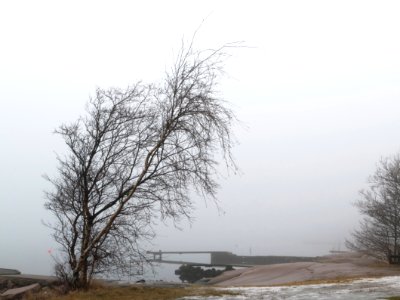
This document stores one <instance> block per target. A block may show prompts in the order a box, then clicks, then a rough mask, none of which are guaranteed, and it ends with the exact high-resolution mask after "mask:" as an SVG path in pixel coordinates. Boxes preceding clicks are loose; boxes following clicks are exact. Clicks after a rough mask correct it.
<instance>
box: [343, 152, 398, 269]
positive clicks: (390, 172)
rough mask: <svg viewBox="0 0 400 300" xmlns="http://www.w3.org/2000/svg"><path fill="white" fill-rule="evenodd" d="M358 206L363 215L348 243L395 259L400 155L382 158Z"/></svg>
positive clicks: (377, 255) (384, 257)
mask: <svg viewBox="0 0 400 300" xmlns="http://www.w3.org/2000/svg"><path fill="white" fill-rule="evenodd" d="M369 183H370V187H369V188H368V189H367V190H363V191H361V196H362V199H361V200H360V201H358V202H357V203H356V207H357V208H358V209H359V211H360V212H361V214H363V215H364V219H363V221H362V222H361V223H360V228H359V229H358V230H356V231H354V232H353V241H348V242H347V246H348V247H349V248H351V249H353V250H357V251H365V252H367V253H369V254H372V255H373V256H375V257H378V258H381V259H386V260H387V261H388V262H389V263H392V258H393V256H398V255H400V247H399V246H400V157H399V155H396V156H393V157H389V158H386V159H382V160H381V162H380V164H379V166H378V168H377V170H376V172H375V174H374V175H373V176H371V177H370V180H369Z"/></svg>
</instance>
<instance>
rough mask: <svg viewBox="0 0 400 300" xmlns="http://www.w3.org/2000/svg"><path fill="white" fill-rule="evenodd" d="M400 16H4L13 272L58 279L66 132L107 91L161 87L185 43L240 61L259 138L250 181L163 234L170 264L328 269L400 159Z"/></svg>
mask: <svg viewBox="0 0 400 300" xmlns="http://www.w3.org/2000/svg"><path fill="white" fill-rule="evenodd" d="M399 14H400V2H399V1H382V0H380V1H366V0H361V1H351V0H346V1H337V0H336V1H321V0H317V1H283V0H279V1H278V0H277V1H249V0H247V1H187V0H186V1H183V0H182V1H146V2H145V1H118V0H113V1H99V0H96V1H71V0H69V1H54V0H51V1H41V0H36V1H17V0H13V1H7V0H5V1H1V2H0V103H1V108H0V137H1V147H0V184H1V188H0V211H1V214H0V267H9V268H17V269H20V270H21V271H23V272H26V273H43V274H46V273H49V272H50V270H51V263H52V262H51V258H50V256H49V254H48V249H57V245H56V244H55V243H54V242H53V240H52V238H51V235H50V232H49V230H48V229H46V227H44V226H43V225H42V220H49V219H50V216H49V214H48V212H46V211H45V209H44V208H43V204H44V197H43V191H44V190H46V189H48V188H49V185H48V184H47V183H46V181H45V180H44V179H43V178H42V177H41V176H42V175H43V174H45V173H47V174H49V175H55V174H56V170H55V169H56V159H55V152H57V153H60V154H62V153H64V152H63V151H65V148H64V146H63V142H62V140H61V139H60V137H58V136H56V135H54V134H53V133H52V132H53V130H54V129H55V128H56V127H58V126H59V125H60V124H61V123H68V122H72V121H74V120H76V118H77V117H78V116H79V115H81V114H82V113H83V112H84V106H85V103H86V101H87V100H88V98H89V97H90V95H93V94H94V91H95V88H96V87H102V88H107V87H112V86H113V87H122V88H124V87H126V86H127V85H129V84H132V83H135V82H137V81H138V80H143V81H146V82H151V81H157V80H160V79H161V78H162V77H163V75H164V73H165V70H166V69H168V68H169V66H170V65H171V63H172V62H173V61H174V55H175V54H176V53H177V51H178V50H179V48H180V44H181V40H182V38H184V39H190V38H191V35H192V34H193V32H194V31H195V30H196V28H197V27H198V26H199V25H200V24H201V23H202V21H203V19H206V20H205V21H204V23H203V25H202V26H201V29H200V31H199V33H198V36H197V39H196V47H197V48H198V49H204V48H212V47H218V46H220V45H222V44H224V43H227V42H235V41H244V44H245V45H246V46H248V48H244V49H235V50H232V52H231V54H232V57H230V58H229V59H228V60H227V62H226V72H227V74H228V76H226V77H225V78H224V79H223V81H222V85H221V92H222V95H223V97H224V98H225V99H226V100H228V101H230V102H231V104H232V106H233V108H234V110H235V111H236V114H237V116H238V118H239V119H240V120H241V121H242V122H243V123H244V124H245V126H237V128H235V133H236V135H237V138H238V140H239V141H240V145H238V146H237V147H236V148H235V151H234V153H235V157H236V161H237V163H238V165H239V166H240V168H241V170H242V175H240V176H231V177H228V178H226V179H223V180H222V181H221V189H220V192H219V194H218V199H219V205H220V207H221V210H218V209H217V208H216V206H215V205H214V204H213V203H212V202H209V203H204V201H203V200H200V199H199V200H195V202H196V210H195V211H194V212H193V216H194V217H195V220H194V222H193V223H192V224H191V225H190V226H189V224H188V223H186V222H183V223H182V224H181V228H182V230H178V229H176V228H175V227H174V226H172V225H171V224H167V225H168V226H166V225H163V224H161V225H160V226H158V227H157V228H156V229H157V232H158V234H159V235H158V237H157V238H156V239H155V240H154V245H153V246H152V248H153V249H154V250H158V249H162V250H226V251H232V252H234V253H237V254H250V253H251V254H253V255H255V254H258V255H269V254H277V255H322V254H326V253H328V251H329V250H331V249H338V248H341V249H342V250H343V248H344V245H343V242H344V240H345V239H346V238H347V237H348V236H349V232H350V231H351V230H352V229H353V228H354V227H355V226H357V223H358V220H359V218H360V217H359V215H358V213H357V211H356V210H355V208H353V207H352V205H351V203H352V202H353V201H355V200H357V199H358V197H359V196H358V191H359V190H360V189H361V188H363V187H365V185H366V180H367V177H368V176H369V175H370V174H371V173H373V172H374V169H375V166H376V163H377V161H378V160H379V159H380V157H381V156H387V155H391V154H394V153H396V152H397V151H399V150H400V136H399V128H400V117H399V112H400V55H399V53H400V39H399V31H400V18H399V17H398V16H399Z"/></svg>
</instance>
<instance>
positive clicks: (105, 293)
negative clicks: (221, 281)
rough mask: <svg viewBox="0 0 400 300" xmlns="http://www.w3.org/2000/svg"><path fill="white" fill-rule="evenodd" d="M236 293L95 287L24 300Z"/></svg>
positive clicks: (143, 299) (149, 299)
mask: <svg viewBox="0 0 400 300" xmlns="http://www.w3.org/2000/svg"><path fill="white" fill-rule="evenodd" d="M237 294H238V293H235V292H231V291H226V290H219V289H213V288H204V287H196V286H190V287H150V286H130V287H97V288H93V289H90V290H88V291H72V292H70V293H68V294H66V295H62V294H61V293H60V292H58V291H57V290H50V289H45V290H42V291H41V292H40V293H36V294H30V295H28V296H27V297H26V298H25V300H94V299H100V300H116V299H118V300H131V299H132V300H175V299H179V298H182V297H186V296H222V295H237Z"/></svg>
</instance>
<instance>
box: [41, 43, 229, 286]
mask: <svg viewBox="0 0 400 300" xmlns="http://www.w3.org/2000/svg"><path fill="white" fill-rule="evenodd" d="M224 49H225V47H222V48H220V49H217V50H209V51H203V52H196V51H193V49H192V47H189V49H186V50H185V49H184V47H183V48H182V51H181V52H180V54H179V56H178V59H177V62H176V64H175V65H174V66H173V68H172V69H171V71H170V72H167V74H166V80H165V82H164V83H163V84H161V85H145V84H142V83H138V84H136V85H133V86H131V87H129V88H127V89H126V90H121V89H110V90H102V89H98V90H97V91H96V95H95V96H94V97H93V98H92V99H90V101H89V103H88V105H87V110H86V114H85V115H84V116H83V117H82V118H80V119H79V120H78V121H77V122H75V123H73V124H70V125H62V126H61V127H60V128H59V129H58V130H57V131H56V132H57V133H58V134H60V135H61V136H62V137H63V139H64V140H65V143H66V144H67V146H68V149H69V152H68V155H66V156H65V157H59V158H58V161H59V167H58V171H59V175H58V177H57V178H48V180H50V181H51V183H52V184H53V186H54V189H53V190H52V191H50V192H48V193H47V202H46V208H47V209H49V210H50V211H51V212H52V213H53V214H54V215H55V216H56V218H57V221H56V222H55V223H54V224H52V225H51V226H52V228H53V229H54V237H55V239H56V241H57V242H58V243H59V244H60V245H61V246H62V249H63V251H64V252H65V254H66V261H65V265H64V266H60V268H59V272H61V273H62V274H63V275H64V276H66V277H68V278H69V280H70V283H71V284H72V286H73V287H86V286H87V285H88V284H89V282H90V279H91V278H92V275H93V274H96V273H104V272H117V273H121V274H126V273H129V272H131V271H132V268H131V266H132V264H135V263H137V262H139V261H142V258H143V257H141V251H140V248H139V246H138V245H139V244H138V241H139V240H140V239H142V238H146V237H151V236H152V230H151V222H152V218H153V217H154V216H160V215H161V216H162V217H163V218H173V219H175V220H177V219H179V218H180V217H182V216H187V217H188V216H189V213H190V211H191V208H192V201H191V199H190V198H189V196H188V195H189V190H191V189H192V188H193V187H194V189H195V190H196V191H197V192H198V193H199V194H201V195H203V196H205V197H211V198H214V197H215V195H216V190H217V187H218V184H217V182H216V175H217V171H216V166H217V165H218V161H219V160H221V159H220V158H219V156H218V155H219V154H220V155H221V156H222V158H223V160H224V161H225V163H226V164H227V166H228V168H233V169H235V168H236V167H235V164H234V162H233V160H232V156H231V148H232V146H233V139H232V136H231V124H232V121H233V120H234V115H233V113H232V111H231V110H230V109H228V108H227V106H226V103H224V101H223V100H222V99H220V97H219V93H218V90H217V88H218V82H217V79H218V77H219V75H220V74H221V71H222V66H223V60H224V55H225V54H224Z"/></svg>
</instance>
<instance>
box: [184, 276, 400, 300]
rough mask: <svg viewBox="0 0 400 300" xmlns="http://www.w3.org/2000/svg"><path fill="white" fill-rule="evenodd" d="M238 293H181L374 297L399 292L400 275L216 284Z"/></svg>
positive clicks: (243, 298) (244, 297)
mask: <svg viewBox="0 0 400 300" xmlns="http://www.w3.org/2000/svg"><path fill="white" fill-rule="evenodd" d="M220 289H221V290H229V291H234V292H238V293H240V295H238V296H223V297H205V298H204V297H185V298H182V300H183V299H185V300H204V299H207V300H249V299H255V300H280V299H291V300H312V299H318V300H328V299H329V300H338V299H340V300H342V299H343V300H344V299H346V300H361V299H362V300H375V299H385V298H386V297H390V296H396V295H397V296H399V295H400V276H391V277H382V278H375V279H362V280H357V281H354V282H352V283H341V284H318V285H302V286H285V287H235V288H220Z"/></svg>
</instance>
